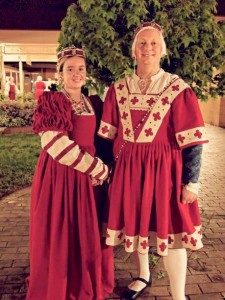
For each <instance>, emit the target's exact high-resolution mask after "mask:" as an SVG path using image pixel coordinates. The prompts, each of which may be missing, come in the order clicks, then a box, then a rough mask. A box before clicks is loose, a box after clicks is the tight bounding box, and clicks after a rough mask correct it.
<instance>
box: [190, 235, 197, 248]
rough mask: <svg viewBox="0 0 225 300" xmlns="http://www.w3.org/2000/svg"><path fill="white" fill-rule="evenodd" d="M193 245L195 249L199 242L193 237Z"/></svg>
mask: <svg viewBox="0 0 225 300" xmlns="http://www.w3.org/2000/svg"><path fill="white" fill-rule="evenodd" d="M191 244H192V245H193V246H194V247H195V246H196V244H197V240H196V239H194V238H193V237H192V238H191Z"/></svg>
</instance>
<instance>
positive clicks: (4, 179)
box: [0, 134, 41, 199]
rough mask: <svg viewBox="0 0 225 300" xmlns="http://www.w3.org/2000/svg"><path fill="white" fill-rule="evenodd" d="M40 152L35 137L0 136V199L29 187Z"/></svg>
mask: <svg viewBox="0 0 225 300" xmlns="http://www.w3.org/2000/svg"><path fill="white" fill-rule="evenodd" d="M40 150H41V144H40V137H39V136H37V135H34V134H9V135H1V136H0V199H1V198H2V197H3V196H6V195H8V194H10V193H12V192H15V191H17V190H19V189H21V188H23V187H27V186H29V185H31V183H32V178H33V174H34V168H35V165H36V163H37V159H38V156H39V153H40Z"/></svg>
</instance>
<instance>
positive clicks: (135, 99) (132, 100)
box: [130, 96, 138, 105]
mask: <svg viewBox="0 0 225 300" xmlns="http://www.w3.org/2000/svg"><path fill="white" fill-rule="evenodd" d="M130 101H131V102H132V103H133V105H135V104H136V103H137V102H138V98H137V97H136V96H135V97H134V98H132V99H131V100H130Z"/></svg>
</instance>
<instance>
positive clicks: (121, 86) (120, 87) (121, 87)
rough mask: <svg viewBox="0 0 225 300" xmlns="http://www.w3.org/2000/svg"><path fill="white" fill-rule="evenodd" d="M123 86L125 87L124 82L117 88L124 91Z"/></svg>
mask: <svg viewBox="0 0 225 300" xmlns="http://www.w3.org/2000/svg"><path fill="white" fill-rule="evenodd" d="M123 87H124V84H121V83H120V84H119V86H118V87H117V89H118V90H121V91H122V89H123Z"/></svg>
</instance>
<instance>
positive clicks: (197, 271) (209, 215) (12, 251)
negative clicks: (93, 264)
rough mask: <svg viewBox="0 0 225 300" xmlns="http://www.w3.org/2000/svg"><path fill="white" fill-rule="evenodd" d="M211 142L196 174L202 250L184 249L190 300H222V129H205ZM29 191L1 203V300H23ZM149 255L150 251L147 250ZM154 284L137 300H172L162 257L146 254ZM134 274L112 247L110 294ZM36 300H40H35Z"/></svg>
mask: <svg viewBox="0 0 225 300" xmlns="http://www.w3.org/2000/svg"><path fill="white" fill-rule="evenodd" d="M207 132H208V136H209V139H210V144H207V145H204V152H203V164H202V171H201V176H200V183H201V192H200V197H199V200H200V207H201V211H202V221H203V234H204V248H202V249H201V250H199V251H197V252H190V251H188V256H189V260H188V272H187V284H186V294H187V298H188V299H189V300H203V299H204V300H221V299H225V200H224V197H225V129H223V128H219V127H214V126H211V125H207ZM29 201H30V187H29V188H25V189H22V190H20V191H18V192H16V193H13V194H11V195H9V196H7V197H5V198H3V199H2V200H1V201H0V299H1V300H9V299H11V300H13V299H25V294H26V285H25V278H26V276H27V275H28V273H29V249H28V240H29V237H28V231H29ZM152 251H153V253H154V249H152ZM150 268H151V273H152V275H153V285H152V287H151V288H147V289H146V290H145V292H144V293H143V296H142V297H140V298H139V299H140V300H141V299H142V300H144V299H149V300H172V298H171V296H170V291H169V281H168V277H167V275H166V273H165V271H164V267H163V264H162V259H161V258H160V257H158V256H153V255H151V263H150ZM136 275H137V274H135V265H134V262H133V260H132V256H131V255H130V254H127V253H125V252H124V250H123V247H122V246H119V247H116V248H115V292H114V294H113V295H112V296H111V297H110V298H109V299H119V296H118V292H119V291H120V290H121V289H122V288H123V287H125V286H126V285H127V284H128V283H129V282H130V279H131V277H132V276H136ZM40 300H41V299H40ZM84 300H85V299H84Z"/></svg>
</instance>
